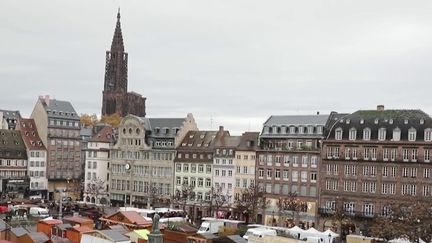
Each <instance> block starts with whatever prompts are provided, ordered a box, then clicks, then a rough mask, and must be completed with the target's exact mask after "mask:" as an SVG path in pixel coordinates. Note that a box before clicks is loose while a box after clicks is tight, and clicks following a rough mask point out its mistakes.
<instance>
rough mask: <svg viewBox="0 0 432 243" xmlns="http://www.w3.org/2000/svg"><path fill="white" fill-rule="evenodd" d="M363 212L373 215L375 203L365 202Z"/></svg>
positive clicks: (366, 214)
mask: <svg viewBox="0 0 432 243" xmlns="http://www.w3.org/2000/svg"><path fill="white" fill-rule="evenodd" d="M363 212H364V215H365V216H373V215H374V205H373V204H371V203H365V204H364V205H363Z"/></svg>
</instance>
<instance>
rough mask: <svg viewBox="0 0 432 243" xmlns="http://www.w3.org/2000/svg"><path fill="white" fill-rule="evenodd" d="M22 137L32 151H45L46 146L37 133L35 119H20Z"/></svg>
mask: <svg viewBox="0 0 432 243" xmlns="http://www.w3.org/2000/svg"><path fill="white" fill-rule="evenodd" d="M18 125H19V130H20V131H21V137H22V139H23V140H24V143H25V144H26V147H27V148H28V149H30V150H45V145H44V144H43V142H42V139H41V138H40V137H39V134H38V132H37V128H36V123H35V121H34V120H33V119H24V118H20V119H19V121H18Z"/></svg>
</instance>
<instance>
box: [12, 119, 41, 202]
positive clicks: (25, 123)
mask: <svg viewBox="0 0 432 243" xmlns="http://www.w3.org/2000/svg"><path fill="white" fill-rule="evenodd" d="M17 129H18V130H20V133H21V137H22V139H23V141H24V144H25V146H26V150H27V157H28V167H27V168H28V172H27V174H28V176H29V178H30V191H29V196H30V198H44V199H46V198H48V179H47V176H46V175H47V174H46V171H47V150H46V147H45V145H44V144H43V142H42V139H41V138H40V137H39V134H38V132H37V128H36V123H35V122H34V120H33V119H23V118H21V119H19V120H18V123H17Z"/></svg>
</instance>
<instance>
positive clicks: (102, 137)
mask: <svg viewBox="0 0 432 243" xmlns="http://www.w3.org/2000/svg"><path fill="white" fill-rule="evenodd" d="M113 135H114V131H113V128H112V127H111V126H106V127H104V128H102V129H101V130H100V131H99V132H98V133H97V134H96V135H94V136H93V137H92V138H91V139H90V141H91V142H104V143H110V142H112V141H113V140H114V139H113V138H114V136H113Z"/></svg>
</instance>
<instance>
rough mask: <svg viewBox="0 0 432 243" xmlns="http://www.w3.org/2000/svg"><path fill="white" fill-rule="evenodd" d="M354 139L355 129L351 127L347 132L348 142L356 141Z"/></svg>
mask: <svg viewBox="0 0 432 243" xmlns="http://www.w3.org/2000/svg"><path fill="white" fill-rule="evenodd" d="M356 138H357V129H355V128H354V127H353V128H351V129H350V130H349V140H352V141H354V140H356Z"/></svg>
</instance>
